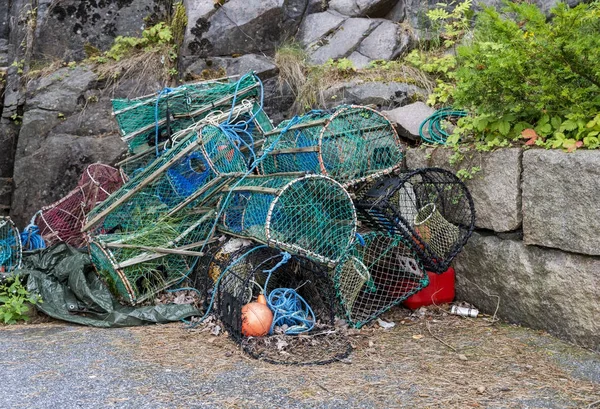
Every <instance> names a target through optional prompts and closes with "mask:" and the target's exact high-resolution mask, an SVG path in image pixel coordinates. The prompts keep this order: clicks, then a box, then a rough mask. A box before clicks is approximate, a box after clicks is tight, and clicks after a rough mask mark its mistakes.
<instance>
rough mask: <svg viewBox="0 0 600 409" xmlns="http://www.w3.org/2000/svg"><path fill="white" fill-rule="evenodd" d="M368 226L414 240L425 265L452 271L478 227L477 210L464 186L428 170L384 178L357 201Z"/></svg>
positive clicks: (443, 172)
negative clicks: (451, 268) (476, 226)
mask: <svg viewBox="0 0 600 409" xmlns="http://www.w3.org/2000/svg"><path fill="white" fill-rule="evenodd" d="M356 208H357V211H358V213H359V217H360V219H361V220H362V221H363V222H364V223H365V225H366V226H370V227H372V228H375V229H378V230H385V231H389V232H391V233H396V234H400V235H402V236H403V237H404V238H405V239H407V240H409V241H410V242H412V246H413V248H414V250H415V251H416V253H417V255H418V256H419V259H420V260H421V261H422V262H423V265H424V266H425V268H426V269H427V270H429V271H432V272H436V273H443V272H444V271H446V270H447V269H448V267H449V266H450V263H451V262H452V260H453V259H454V257H455V256H456V255H457V254H458V253H459V252H460V250H461V249H462V248H463V246H464V245H465V243H466V242H467V240H468V239H469V237H470V236H471V233H472V232H473V229H474V227H475V208H474V205H473V199H472V197H471V194H470V193H469V191H468V189H467V188H466V186H465V185H464V184H463V183H462V182H461V181H460V180H459V179H458V178H457V177H456V176H455V175H454V174H453V173H452V172H449V171H447V170H444V169H438V168H424V169H416V170H413V171H409V172H406V173H403V174H401V175H399V176H389V177H383V178H380V179H379V180H378V181H376V182H374V183H372V184H371V185H370V186H369V187H368V188H367V189H364V191H363V192H361V193H360V195H359V199H358V200H357V201H356Z"/></svg>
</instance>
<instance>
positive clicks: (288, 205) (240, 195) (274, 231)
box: [219, 174, 356, 264]
mask: <svg viewBox="0 0 600 409" xmlns="http://www.w3.org/2000/svg"><path fill="white" fill-rule="evenodd" d="M219 209H220V213H221V217H220V218H219V223H220V228H221V230H223V231H225V232H229V233H231V234H234V235H238V236H243V237H250V238H253V239H254V240H257V241H259V242H262V243H265V244H268V245H269V246H271V247H278V248H281V249H284V250H286V251H289V252H291V253H293V254H300V255H305V256H308V257H309V258H312V259H314V260H316V261H319V262H322V263H328V264H329V263H331V264H335V263H337V262H338V261H339V259H340V258H341V257H342V255H343V254H344V253H345V252H346V251H347V250H348V248H349V247H350V245H351V244H352V242H353V241H354V235H355V232H356V212H355V209H354V205H353V203H352V199H351V198H350V196H349V194H348V192H347V191H346V190H345V189H344V188H343V187H342V185H340V184H339V183H338V182H336V181H334V180H333V179H331V178H328V177H326V176H322V175H304V176H300V177H298V174H295V175H286V176H284V175H271V176H249V177H246V178H244V179H242V180H241V181H238V182H237V183H235V184H234V185H233V187H231V188H229V190H228V191H226V193H222V199H221V202H220V204H219Z"/></svg>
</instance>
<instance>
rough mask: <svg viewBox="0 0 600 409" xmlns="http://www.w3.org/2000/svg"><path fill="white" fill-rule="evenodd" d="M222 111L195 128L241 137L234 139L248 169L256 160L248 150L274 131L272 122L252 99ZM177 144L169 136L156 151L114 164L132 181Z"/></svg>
mask: <svg viewBox="0 0 600 409" xmlns="http://www.w3.org/2000/svg"><path fill="white" fill-rule="evenodd" d="M221 108H223V110H218V109H217V108H215V109H214V110H212V111H210V113H209V114H207V115H206V116H205V117H204V118H202V119H200V120H198V121H197V122H196V124H195V126H200V125H202V124H211V125H215V126H219V125H222V126H224V129H227V128H233V130H234V132H236V133H239V134H241V135H242V137H238V136H237V135H234V138H233V139H234V141H236V142H237V144H238V145H240V146H239V147H240V151H241V152H242V153H244V156H246V160H247V162H248V164H249V165H250V162H251V161H252V160H254V159H255V158H254V157H252V156H251V155H250V153H251V152H250V150H252V152H253V149H254V141H261V140H263V139H264V134H265V132H268V131H270V130H272V129H273V125H272V124H271V120H270V119H269V117H268V116H267V114H266V113H265V112H264V111H263V109H262V108H261V106H260V105H259V104H258V103H257V102H256V101H255V100H254V99H243V100H242V101H241V102H240V103H236V105H235V106H233V107H231V106H228V107H227V108H225V107H221ZM163 139H164V138H163ZM177 142H178V141H177V137H176V135H172V136H171V137H170V139H169V140H166V141H163V142H159V145H158V149H157V147H156V146H150V147H148V148H146V149H143V150H142V149H140V151H139V152H138V153H136V154H134V155H132V156H130V157H128V158H125V159H124V160H122V161H121V162H119V163H117V166H119V167H120V169H121V170H122V171H123V172H124V173H125V174H126V175H127V176H129V177H133V176H135V175H137V173H139V172H141V171H142V170H144V169H145V168H146V167H147V166H149V165H150V164H151V163H152V162H153V161H154V160H156V158H157V157H158V156H160V155H162V154H164V153H165V151H167V150H168V149H170V148H172V147H173V146H174V145H175V144H176V143H177ZM151 145H154V140H152V141H151Z"/></svg>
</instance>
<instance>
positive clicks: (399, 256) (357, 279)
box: [333, 231, 429, 328]
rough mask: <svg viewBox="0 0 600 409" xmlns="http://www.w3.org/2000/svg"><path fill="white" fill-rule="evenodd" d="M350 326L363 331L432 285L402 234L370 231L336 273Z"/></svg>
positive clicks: (339, 292) (338, 288)
mask: <svg viewBox="0 0 600 409" xmlns="http://www.w3.org/2000/svg"><path fill="white" fill-rule="evenodd" d="M333 281H334V283H335V288H336V291H337V295H338V297H339V300H340V302H341V304H342V307H343V309H344V312H345V314H346V318H347V321H348V323H349V324H350V325H353V326H355V327H356V328H360V327H361V326H363V325H364V324H366V323H367V322H369V321H371V320H373V319H375V318H377V317H378V316H379V315H381V314H382V313H384V312H385V311H387V310H389V309H390V308H391V307H392V306H394V305H397V304H399V303H400V302H402V301H404V300H405V299H406V298H407V297H409V296H410V295H412V294H414V293H416V292H417V291H419V290H420V289H422V288H423V287H425V286H427V285H428V284H429V279H428V276H427V274H426V273H425V271H424V269H423V265H422V264H421V262H420V261H419V259H418V257H417V254H416V253H415V251H414V250H413V249H412V248H411V246H410V244H409V243H408V242H407V241H406V240H405V239H403V238H402V236H399V235H392V234H390V233H387V232H380V231H378V232H369V233H366V234H365V235H364V245H363V244H362V243H359V242H356V243H355V244H354V246H353V247H352V250H351V251H350V252H349V253H348V254H347V255H346V257H345V259H344V261H343V262H341V263H340V264H339V265H338V266H337V268H336V269H335V270H334V271H333Z"/></svg>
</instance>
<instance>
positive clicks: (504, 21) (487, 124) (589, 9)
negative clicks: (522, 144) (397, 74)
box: [449, 1, 600, 151]
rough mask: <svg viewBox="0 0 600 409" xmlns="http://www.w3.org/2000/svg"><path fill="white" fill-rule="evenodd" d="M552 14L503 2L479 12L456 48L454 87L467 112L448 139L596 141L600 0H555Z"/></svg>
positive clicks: (558, 144)
mask: <svg viewBox="0 0 600 409" xmlns="http://www.w3.org/2000/svg"><path fill="white" fill-rule="evenodd" d="M551 13H552V16H551V17H552V18H551V19H547V18H546V16H545V15H544V14H543V13H542V12H541V10H540V9H539V8H538V7H536V6H535V5H532V4H526V3H520V4H516V3H506V8H505V9H504V11H503V12H498V11H496V10H495V9H492V8H486V9H484V10H483V11H482V12H481V13H479V14H478V16H477V21H476V26H475V30H474V34H473V37H472V39H471V40H470V42H469V43H468V44H466V45H462V46H460V47H458V56H457V67H458V68H457V70H456V71H455V72H454V73H453V78H454V79H455V81H456V84H455V86H454V87H453V88H452V92H451V97H452V98H453V100H454V106H456V107H461V108H464V109H467V110H469V111H470V112H471V113H472V115H471V116H469V117H466V118H463V119H461V120H460V121H459V123H458V125H459V126H458V127H457V128H456V129H455V133H454V135H453V136H452V137H451V138H450V139H449V142H458V140H459V139H460V138H463V140H465V139H466V137H467V136H468V135H473V136H475V139H476V140H482V141H484V142H486V143H487V145H488V146H489V147H493V146H504V145H507V144H509V143H510V142H511V141H515V140H518V139H521V138H525V139H527V143H526V144H527V145H538V146H542V147H546V148H564V149H567V150H569V151H572V150H574V149H576V148H578V147H586V148H589V149H594V148H598V147H599V146H600V140H599V134H600V114H598V112H600V35H598V33H599V32H600V2H599V1H594V2H592V3H589V4H580V5H578V6H576V7H574V8H569V7H568V6H567V5H565V4H564V3H559V4H558V5H557V6H556V7H555V8H554V9H553V10H552V11H551Z"/></svg>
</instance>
